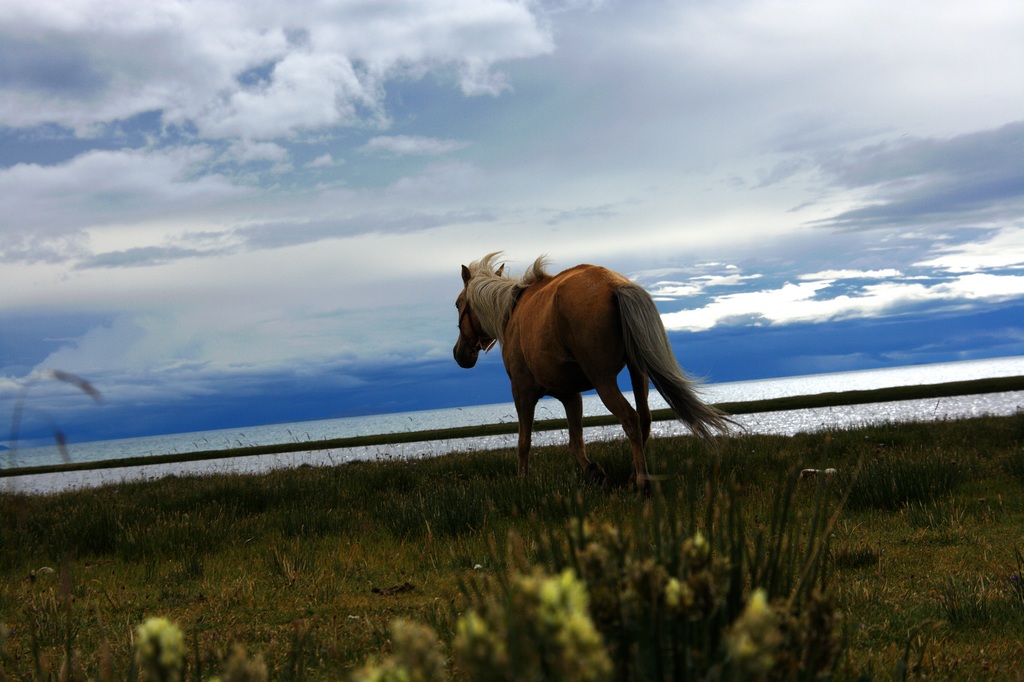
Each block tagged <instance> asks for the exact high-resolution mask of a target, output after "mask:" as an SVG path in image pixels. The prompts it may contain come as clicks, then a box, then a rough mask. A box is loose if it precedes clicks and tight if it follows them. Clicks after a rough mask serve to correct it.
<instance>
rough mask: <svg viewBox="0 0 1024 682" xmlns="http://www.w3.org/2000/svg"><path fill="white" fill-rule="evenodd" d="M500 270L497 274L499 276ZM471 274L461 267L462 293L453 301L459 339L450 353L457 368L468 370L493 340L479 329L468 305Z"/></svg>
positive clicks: (467, 269)
mask: <svg viewBox="0 0 1024 682" xmlns="http://www.w3.org/2000/svg"><path fill="white" fill-rule="evenodd" d="M500 272H501V271H500V270H499V271H498V274H500ZM470 279H472V273H471V272H470V270H469V268H467V267H466V266H465V265H463V266H462V291H461V292H459V297H458V298H457V299H455V308H456V309H457V310H458V311H459V339H458V341H456V342H455V348H454V349H453V350H452V353H453V354H454V355H455V362H457V363H459V367H465V368H466V369H469V368H470V367H473V366H474V365H476V361H477V358H478V357H479V356H480V351H485V352H486V351H489V350H490V349H491V347H492V346H494V343H495V339H494V337H492V336H489V335H487V334H486V333H485V332H484V331H483V329H482V328H481V327H480V321H479V320H478V319H477V316H476V314H474V313H473V308H471V307H470V305H469V296H468V289H469V280H470Z"/></svg>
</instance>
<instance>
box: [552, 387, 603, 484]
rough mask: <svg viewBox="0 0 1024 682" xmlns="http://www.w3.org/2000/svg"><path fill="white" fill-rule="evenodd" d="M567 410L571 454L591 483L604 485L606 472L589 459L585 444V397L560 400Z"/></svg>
mask: <svg viewBox="0 0 1024 682" xmlns="http://www.w3.org/2000/svg"><path fill="white" fill-rule="evenodd" d="M558 399H559V400H560V401H561V402H562V406H563V407H564V408H565V418H566V421H568V422H569V452H570V453H572V456H573V457H575V458H576V461H577V462H578V463H579V465H580V468H581V469H583V475H584V476H586V477H587V480H588V481H590V482H591V483H598V484H602V483H604V482H605V481H607V480H608V476H607V475H605V473H604V470H603V469H601V467H600V466H598V465H597V464H595V463H594V462H591V461H590V459H589V458H587V448H586V445H584V443H583V396H581V395H580V394H579V393H574V394H572V395H570V396H559V398H558Z"/></svg>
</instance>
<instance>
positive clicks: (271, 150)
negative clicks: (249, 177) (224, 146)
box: [228, 140, 288, 163]
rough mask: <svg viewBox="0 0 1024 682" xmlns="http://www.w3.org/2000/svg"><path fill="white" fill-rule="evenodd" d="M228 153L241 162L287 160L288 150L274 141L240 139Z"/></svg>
mask: <svg viewBox="0 0 1024 682" xmlns="http://www.w3.org/2000/svg"><path fill="white" fill-rule="evenodd" d="M228 153H229V154H230V155H231V156H232V157H233V158H235V159H237V160H238V161H241V162H243V163H244V162H249V161H286V160H287V159H288V150H287V149H285V148H284V147H282V146H281V145H279V144H276V143H274V142H253V141H252V140H239V141H237V142H235V143H234V144H232V145H231V148H230V149H229V150H228Z"/></svg>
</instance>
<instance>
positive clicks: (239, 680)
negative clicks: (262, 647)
mask: <svg viewBox="0 0 1024 682" xmlns="http://www.w3.org/2000/svg"><path fill="white" fill-rule="evenodd" d="M266 681H267V664H266V663H264V662H263V657H262V656H259V655H257V656H256V657H255V658H249V656H248V654H246V652H245V647H243V646H242V645H240V644H236V645H235V646H234V647H233V648H232V650H231V655H230V656H229V657H228V660H227V662H226V663H225V664H224V678H223V682H266ZM211 682H213V680H211Z"/></svg>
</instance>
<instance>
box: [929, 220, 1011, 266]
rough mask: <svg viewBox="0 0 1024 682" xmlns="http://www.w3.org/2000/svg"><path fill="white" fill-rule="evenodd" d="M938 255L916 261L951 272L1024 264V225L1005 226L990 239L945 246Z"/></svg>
mask: <svg viewBox="0 0 1024 682" xmlns="http://www.w3.org/2000/svg"><path fill="white" fill-rule="evenodd" d="M939 250H940V251H941V252H943V253H942V254H941V255H939V256H936V257H935V258H930V259H928V260H924V261H921V262H919V263H915V265H919V266H922V267H928V268H942V269H945V270H948V271H950V272H974V271H976V270H986V269H990V268H1007V267H1013V268H1019V267H1022V266H1024V227H1021V226H1019V225H1014V226H1011V227H1005V228H1003V229H1001V230H999V231H998V232H996V234H994V235H993V236H992V237H991V238H990V239H986V240H983V241H977V242H970V243H966V244H957V245H954V246H948V247H942V248H941V249H939Z"/></svg>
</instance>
